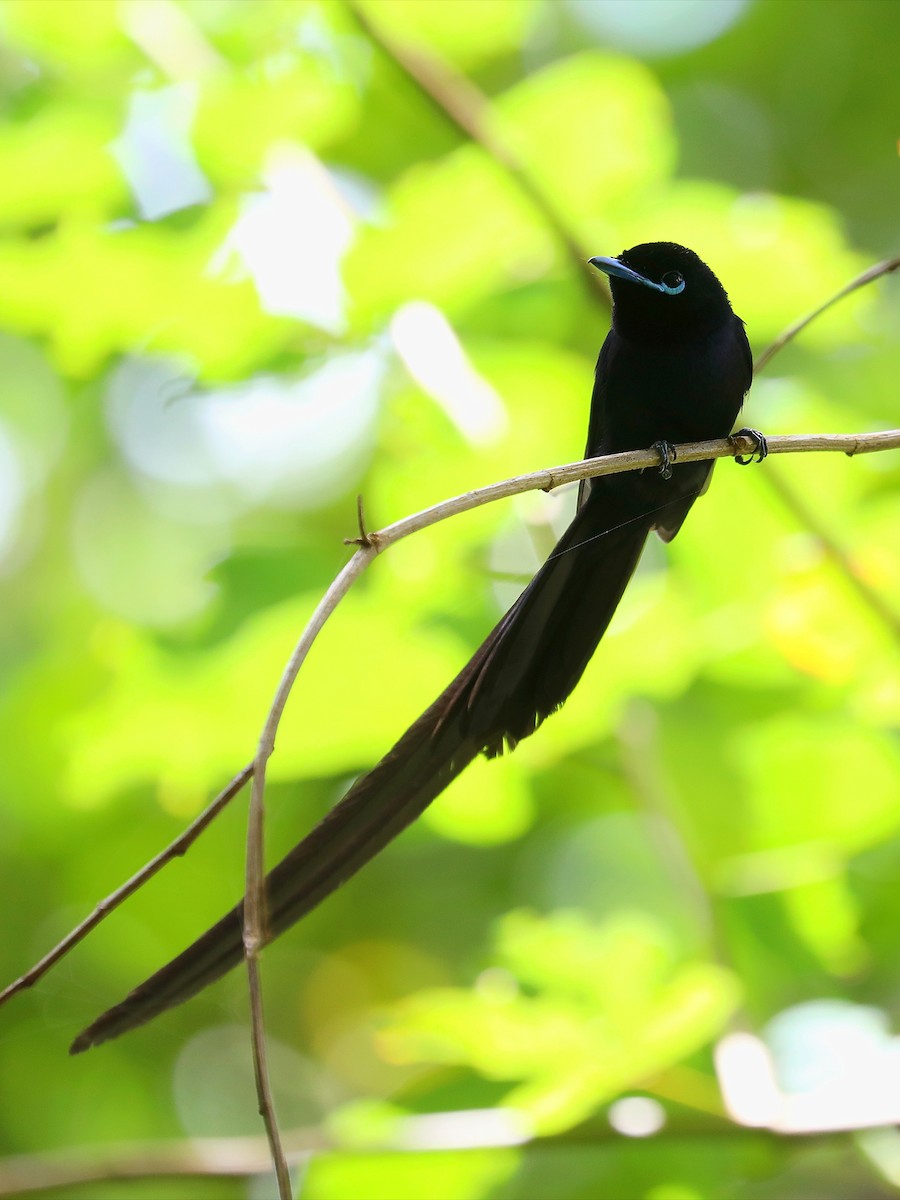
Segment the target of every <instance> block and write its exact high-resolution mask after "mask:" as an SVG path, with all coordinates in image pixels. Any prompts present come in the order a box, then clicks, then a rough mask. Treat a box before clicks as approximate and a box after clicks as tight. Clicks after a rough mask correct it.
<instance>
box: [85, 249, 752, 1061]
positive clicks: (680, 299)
mask: <svg viewBox="0 0 900 1200" xmlns="http://www.w3.org/2000/svg"><path fill="white" fill-rule="evenodd" d="M590 261H591V263H592V264H593V266H595V267H596V268H597V269H598V270H600V271H603V272H604V273H605V274H606V275H608V276H609V279H610V286H611V288H612V296H613V314H612V328H611V330H610V332H609V334H608V336H607V338H606V340H605V342H604V343H603V347H602V349H601V351H600V357H599V360H598V362H597V370H596V378H595V383H594V391H593V397H592V401H591V415H590V425H589V430H588V439H587V450H586V457H596V456H599V455H604V454H613V453H616V452H618V451H623V450H635V449H644V448H646V447H648V446H655V447H657V448H658V449H659V451H660V455H661V459H662V465H661V467H660V468H659V469H656V468H654V469H651V470H644V471H640V472H629V473H625V474H617V475H606V476H600V477H598V478H596V479H592V480H586V481H585V482H584V483H583V484H582V486H581V489H580V492H579V502H578V509H577V511H576V513H575V516H574V518H573V520H572V523H571V524H570V525H569V528H568V529H567V530H566V532H565V533H564V534H563V536H562V538H561V539H560V541H559V543H558V545H557V546H556V548H555V549H554V550H553V553H552V554H551V555H550V557H549V558H548V559H547V561H546V562H545V563H544V565H543V566H542V567H541V569H540V570H539V571H538V573H537V574H536V575H535V577H534V579H532V581H531V583H530V584H529V585H528V586H527V587H526V588H525V590H524V591H523V592H522V594H521V596H520V597H519V598H518V600H517V601H516V602H515V604H514V605H513V606H512V608H511V609H510V610H509V612H508V613H507V614H506V616H504V617H503V619H502V620H501V621H500V622H499V624H498V625H497V626H496V628H495V629H494V630H493V631H492V632H491V633H490V634H489V635H488V637H487V638H486V640H485V641H484V643H483V644H482V645H481V646H480V647H479V649H478V650H476V652H475V654H474V655H473V656H472V658H471V659H470V661H469V662H468V663H467V664H466V666H465V667H463V669H462V670H461V671H460V673H459V674H458V675H457V677H456V678H455V679H454V680H453V682H452V683H451V684H450V685H449V687H447V688H446V690H445V691H443V692H442V693H441V695H440V696H438V698H437V700H435V702H434V703H433V704H432V705H431V707H430V708H428V709H427V710H426V711H425V712H424V713H423V714H422V715H421V716H420V717H419V719H418V720H417V721H416V722H415V723H414V724H413V725H412V726H411V727H410V728H409V729H408V730H407V731H406V733H404V734H403V736H402V737H401V738H400V740H399V741H398V742H397V744H396V745H395V746H394V747H393V748H392V749H391V750H389V751H388V753H387V754H386V755H385V756H384V758H383V759H382V760H381V761H380V762H379V763H378V764H377V765H376V766H374V767H373V768H372V770H371V771H369V772H368V773H367V774H366V775H363V776H361V777H360V778H359V779H358V780H357V781H356V782H355V783H354V784H353V786H352V787H351V788H350V790H349V791H348V792H347V794H346V795H345V796H344V797H343V799H342V800H341V801H340V802H339V803H338V804H337V805H336V806H335V807H334V809H332V811H331V812H330V813H328V815H327V816H326V817H325V818H324V819H323V820H322V821H321V822H320V823H319V824H318V825H317V826H316V827H315V828H314V829H313V830H312V832H311V833H310V834H309V835H308V836H307V837H305V838H304V839H303V840H302V841H301V842H300V843H299V844H298V845H297V846H295V847H294V849H293V850H292V851H291V852H290V853H289V854H288V855H287V857H286V858H284V859H283V860H282V861H281V862H280V863H279V864H278V866H276V867H275V868H274V870H273V871H272V872H271V873H270V874H269V876H268V878H267V916H268V936H269V938H270V939H271V938H272V937H275V936H276V935H277V934H279V933H282V932H283V931H284V930H285V929H287V928H288V927H289V926H290V925H293V923H294V922H295V921H297V920H299V918H300V917H302V916H304V915H305V914H306V913H308V912H309V911H310V909H312V908H314V907H315V906H316V905H317V904H319V903H320V901H322V900H324V899H325V897H326V896H328V895H329V894H330V893H331V892H333V891H334V890H335V888H337V887H339V886H340V884H342V883H343V882H344V881H345V880H347V879H349V878H350V876H351V875H353V874H354V873H355V872H356V871H358V870H359V869H360V867H362V866H363V865H364V864H365V863H367V862H368V861H369V859H371V858H372V857H373V856H374V855H375V854H377V853H378V851H379V850H381V849H382V848H383V847H384V846H386V845H387V843H388V842H389V841H391V839H392V838H394V837H396V836H397V834H398V833H400V832H401V830H403V829H404V828H405V827H406V826H407V825H409V824H410V822H411V821H413V820H415V818H416V817H418V816H419V814H420V813H421V812H422V811H423V810H424V809H425V808H426V807H427V806H428V805H429V804H430V803H431V801H432V800H434V798H435V797H436V796H438V795H439V794H440V793H441V792H442V791H443V790H444V788H445V787H446V786H447V785H448V784H449V783H450V781H451V780H452V779H454V778H455V777H456V776H457V775H459V773H460V772H461V771H463V770H464V769H465V767H466V766H467V765H468V764H469V763H470V762H471V761H472V759H473V758H475V756H476V755H477V754H479V753H484V754H486V755H488V757H493V756H494V755H497V754H500V753H502V751H503V749H504V748H505V747H506V748H508V749H510V750H511V749H513V747H515V745H516V743H517V742H519V741H521V740H522V738H525V737H528V736H529V734H531V733H533V732H534V731H535V729H536V728H537V726H538V725H539V724H540V723H541V721H543V720H544V718H545V717H547V716H548V715H549V714H550V713H552V712H553V711H554V710H555V709H557V708H559V706H560V705H561V704H562V703H563V701H564V700H565V699H566V698H567V696H568V695H569V694H570V693H571V691H572V689H573V688H574V687H575V685H576V683H577V682H578V680H579V678H580V677H581V674H582V672H583V671H584V669H585V667H586V666H587V663H588V661H589V659H590V658H591V656H592V654H593V653H594V650H595V649H596V647H597V643H598V642H599V641H600V638H601V637H602V636H603V633H604V632H605V630H606V627H607V626H608V624H609V622H610V619H611V618H612V615H613V613H614V612H615V610H616V607H617V605H618V603H619V601H620V599H621V597H622V593H623V592H624V590H625V587H626V585H627V583H628V580H629V579H630V578H631V575H632V573H633V572H634V569H635V567H636V566H637V562H638V559H639V557H640V554H641V550H642V548H643V545H644V542H645V541H646V539H647V535H648V534H649V533H650V532H651V530H654V529H655V530H656V531H657V533H658V534H659V536H660V537H661V538H662V539H663V540H664V541H667V542H668V541H671V539H672V538H673V537H674V536H675V534H676V533H677V532H678V530H679V529H680V528H681V524H682V522H683V521H684V519H685V517H686V516H687V513H688V510H689V509H690V507H691V505H692V504H693V503H694V501H695V500H696V499H697V497H698V496H699V495H700V494H701V493H702V492H703V491H705V489H706V487H707V485H708V483H709V477H710V473H711V471H712V463H711V462H696V463H677V462H675V461H674V454H673V450H672V443H675V442H691V441H700V440H704V439H707V438H720V437H726V436H727V435H728V434H729V432H730V431H731V428H732V426H733V424H734V421H735V418H736V417H737V414H738V412H739V411H740V408H741V404H742V402H743V398H744V395H745V394H746V392H747V390H748V388H749V387H750V381H751V376H752V359H751V355H750V346H749V344H748V342H747V337H746V334H745V333H744V325H743V322H742V321H741V320H740V318H739V317H737V316H735V314H734V313H733V312H732V309H731V305H730V303H729V301H728V296H727V295H726V293H725V289H724V288H723V287H722V285H721V283H720V282H719V280H718V279H717V278H716V276H715V275H714V274H713V272H712V271H711V270H710V269H709V267H708V266H707V265H706V264H705V263H704V262H703V261H702V260H701V259H700V258H698V257H697V255H696V254H694V252H693V251H692V250H688V249H686V248H685V247H684V246H678V245H675V244H674V243H672V242H649V243H646V244H644V245H640V246H634V247H633V248H632V249H631V250H626V251H625V252H624V253H622V254H620V255H619V257H618V258H592V259H591V260H590ZM742 432H753V431H742ZM756 437H757V439H758V440H757V447H758V450H759V457H760V458H762V457H763V455H764V454H765V440H764V439H763V438H762V436H761V435H756ZM242 914H243V906H242V904H239V905H238V906H237V907H236V908H234V909H233V910H232V911H231V912H230V913H228V914H227V915H226V916H225V917H223V918H222V920H221V921H219V922H218V923H217V924H216V925H214V926H213V927H212V928H211V929H209V930H208V931H207V932H206V933H205V934H203V936H202V937H200V938H199V939H198V940H197V941H195V942H194V943H193V945H191V946H189V947H188V949H187V950H185V951H184V952H183V953H182V954H180V955H179V956H178V957H177V958H175V959H173V960H172V962H170V963H169V964H168V965H167V966H165V967H163V968H162V969H161V970H159V971H157V972H156V974H155V975H152V976H151V977H150V978H149V979H148V980H146V982H144V983H142V984H140V986H139V987H137V988H135V989H134V991H132V992H131V993H130V994H129V995H128V996H127V997H126V998H125V999H124V1000H123V1001H122V1002H121V1003H120V1004H117V1005H116V1006H115V1007H114V1008H111V1009H109V1011H108V1012H106V1013H104V1014H103V1015H102V1016H101V1017H99V1018H98V1020H96V1021H95V1022H94V1023H93V1025H91V1026H90V1027H89V1028H88V1029H86V1030H85V1031H84V1032H83V1033H82V1034H80V1035H79V1037H78V1038H76V1040H75V1042H74V1043H73V1045H72V1053H78V1052H80V1051H82V1050H86V1049H87V1048H88V1047H90V1046H95V1045H97V1044H99V1043H100V1042H105V1041H107V1040H108V1039H109V1038H113V1037H117V1036H118V1035H119V1034H121V1033H124V1032H125V1031H126V1030H128V1029H133V1028H134V1027H135V1026H137V1025H141V1024H143V1023H144V1022H145V1021H149V1020H150V1019H151V1018H152V1017H154V1016H156V1015H157V1013H160V1012H163V1011H164V1010H165V1009H167V1008H170V1007H171V1006H173V1005H175V1004H180V1003H181V1002H182V1001H183V1000H186V999H188V997H190V996H193V995H194V994H195V993H197V992H199V991H200V990H201V989H202V988H205V987H206V986H207V985H208V984H210V983H212V982H213V981H214V980H216V979H218V978H219V977H220V976H221V975H224V974H225V972H226V971H229V970H231V968H232V967H234V966H236V965H237V964H238V963H239V962H240V961H241V958H242V956H243V944H242Z"/></svg>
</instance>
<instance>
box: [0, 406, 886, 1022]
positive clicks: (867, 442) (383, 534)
mask: <svg viewBox="0 0 900 1200" xmlns="http://www.w3.org/2000/svg"><path fill="white" fill-rule="evenodd" d="M768 445H769V454H770V455H771V454H809V453H821V452H838V453H843V454H847V455H850V456H852V455H856V454H872V453H876V452H878V451H882V450H897V449H900V429H888V430H883V431H880V432H877V433H859V434H853V433H845V434H842V433H825V434H808V435H801V434H796V435H790V436H787V437H772V438H769V440H768ZM752 449H753V441H752V439H751V438H746V437H743V436H738V437H733V438H722V439H720V440H718V441H712V442H692V443H689V444H685V445H681V446H678V447H676V450H677V454H678V458H679V460H680V461H681V462H695V461H698V460H700V459H704V458H726V457H730V456H732V455H734V454H736V453H739V454H741V453H742V454H749V453H750V452H751V450H752ZM658 465H659V454H658V452H657V451H655V450H634V451H630V452H629V453H627V454H611V455H608V456H606V457H605V458H591V459H584V460H582V461H579V462H574V463H566V464H565V465H563V466H559V467H550V468H549V469H545V470H542V471H531V472H529V473H528V474H525V475H516V476H513V478H511V479H504V480H501V481H500V482H499V483H492V484H488V486H487V487H483V488H477V489H475V490H474V491H471V492H464V493H463V494H462V495H459V496H453V497H451V498H450V499H449V500H444V501H442V502H441V503H440V504H435V505H432V507H430V508H426V509H423V510H422V511H421V512H418V513H413V514H412V516H409V517H403V518H402V519H401V520H399V521H395V522H393V524H391V525H386V526H385V527H384V529H381V530H379V531H378V532H377V533H363V535H362V536H361V537H357V538H348V539H347V544H348V545H356V546H357V547H358V549H357V550H356V552H355V554H354V555H353V557H352V558H351V559H350V560H349V562H347V564H346V565H345V566H344V568H343V569H342V570H341V572H340V573H339V574H338V576H337V577H336V578H335V580H334V581H333V583H332V584H331V586H330V587H329V588H328V591H327V592H326V593H325V595H324V596H323V597H322V599H321V601H320V602H319V604H318V606H317V607H316V610H315V612H314V613H313V615H312V617H311V618H310V620H309V623H308V624H307V626H306V629H305V630H304V631H303V634H302V635H301V637H300V639H299V641H298V642H297V645H296V646H295V648H294V651H293V653H292V654H291V657H290V659H289V661H288V664H287V666H286V667H285V669H284V672H283V674H282V677H281V680H280V682H279V684H278V689H277V691H276V693H275V699H274V700H273V702H272V705H271V708H270V710H269V713H268V715H267V717H266V723H265V727H264V729H263V734H262V736H261V737H260V749H259V750H258V751H257V757H256V759H254V761H253V762H251V763H248V764H247V765H246V766H244V767H242V768H241V770H240V771H239V772H238V773H237V774H236V775H235V777H234V779H232V781H231V783H229V784H228V786H227V787H226V788H225V789H224V790H223V791H222V792H220V794H219V795H218V796H217V797H216V799H215V800H214V801H213V802H212V803H211V804H210V805H209V806H208V807H207V808H205V809H204V810H203V812H202V813H201V814H200V816H199V817H197V819H196V820H195V821H194V822H193V823H192V824H191V825H190V826H189V827H188V828H187V829H186V830H185V832H184V833H183V834H181V835H180V836H179V837H178V838H176V839H175V841H173V842H172V843H171V844H170V845H169V846H167V847H166V849H165V850H162V851H160V853H159V854H157V855H156V857H155V858H153V859H152V860H151V861H150V862H149V863H147V865H146V866H144V867H142V868H141V870H140V871H138V872H137V873H136V874H135V875H133V876H132V878H131V879H129V880H128V882H127V883H125V884H123V885H122V887H120V888H118V889H117V890H116V891H114V892H112V893H111V894H110V895H109V896H107V897H106V899H104V900H101V901H100V903H99V904H98V905H97V906H96V908H95V909H94V912H93V913H92V914H91V915H90V916H89V917H88V918H87V919H86V920H84V921H83V922H82V923H81V924H80V925H78V926H77V928H75V929H74V930H72V932H71V933H69V934H67V935H66V937H65V938H63V939H62V941H60V942H59V944H58V945H57V946H55V947H54V948H53V949H52V950H51V951H50V952H49V953H48V954H46V955H45V956H44V958H42V959H41V960H40V962H38V963H36V964H35V965H34V966H33V967H32V968H31V969H30V970H28V971H27V972H26V973H25V974H24V975H22V976H21V977H20V978H19V979H17V980H15V982H14V983H11V984H10V985H9V986H8V987H7V988H6V989H5V990H4V991H3V992H0V1005H2V1004H3V1003H4V1002H5V1001H7V1000H9V999H11V998H12V997H13V996H14V995H16V994H17V993H18V992H21V991H24V990H25V989H26V988H29V987H31V986H32V985H33V984H35V983H37V981H38V980H39V979H41V978H42V977H43V976H44V975H45V974H46V973H47V972H48V971H49V970H50V968H51V967H53V966H55V965H56V963H57V962H59V960H60V959H61V958H63V957H64V956H65V955H66V954H67V953H68V952H69V951H70V950H72V949H74V947H75V946H77V945H78V943H79V942H80V941H81V940H82V939H83V938H85V937H86V936H87V934H88V933H90V932H91V930H93V929H95V928H96V926H97V925H99V924H100V922H101V921H102V920H103V919H104V918H105V917H107V916H109V914H110V913H111V912H114V911H115V909H116V908H118V907H119V905H120V904H121V903H122V902H123V901H124V900H127V899H128V897H129V896H131V895H133V893H134V892H136V891H137V890H138V889H139V888H140V887H141V886H142V885H143V884H144V883H146V882H147V880H149V879H150V878H152V876H153V875H155V874H156V872H157V871H159V870H160V869H161V868H162V867H163V866H165V864H166V863H167V862H171V860H172V859H173V858H177V857H179V856H180V855H182V854H184V853H185V851H186V850H187V849H188V847H189V846H190V844H191V843H192V842H193V841H194V840H195V839H196V837H197V836H198V835H199V834H200V833H201V832H202V830H203V829H205V828H206V826H207V825H208V824H209V823H210V821H212V819H213V818H214V817H216V816H217V815H218V814H219V813H220V812H221V811H222V809H223V808H224V807H225V806H226V804H228V802H229V801H230V800H232V799H233V798H234V797H235V796H236V795H237V794H238V792H239V791H240V790H241V788H242V787H243V786H244V784H245V783H246V782H247V780H248V779H249V778H250V777H251V775H253V773H254V770H255V769H256V765H257V763H262V762H265V761H267V760H268V758H269V757H270V756H271V754H272V752H273V750H274V747H275V737H276V734H277V731H278V725H279V723H280V720H281V715H282V713H283V712H284V707H285V704H286V703H287V699H288V696H289V695H290V692H291V688H292V687H293V685H294V682H295V680H296V678H297V674H298V672H299V670H300V668H301V666H302V665H303V662H304V661H305V659H306V656H307V654H308V653H309V650H310V648H311V646H312V644H313V642H314V641H315V640H316V638H317V637H318V635H319V633H320V632H321V630H322V628H323V626H324V625H325V622H326V621H327V620H328V618H329V617H330V616H331V614H332V613H333V612H334V610H335V608H336V607H337V605H338V604H339V602H340V601H341V600H342V599H343V597H344V596H345V595H346V594H347V592H348V591H349V590H350V587H351V586H352V585H353V584H354V583H355V582H356V580H357V579H358V578H359V576H360V575H361V574H362V573H363V571H364V570H365V569H366V567H367V566H368V565H369V563H370V562H371V561H372V559H373V558H374V557H375V556H376V555H377V554H378V553H379V552H380V551H381V550H384V549H386V548H387V547H388V546H392V545H393V544H394V543H395V542H399V541H400V540H401V539H402V538H405V537H408V536H409V535H410V534H413V533H417V532H418V531H419V530H420V529H427V528H428V527H429V526H431V525H436V524H438V523H439V522H440V521H445V520H447V519H448V518H449V517H453V516H456V515H457V514H458V513H463V512H469V511H470V510H471V509H474V508H480V507H481V506H482V505H485V504H491V503H493V502H494V501H495V500H502V499H505V498H506V497H508V496H516V495H519V494H520V493H522V492H528V491H539V490H540V491H551V490H552V489H553V488H556V487H560V486H562V485H563V484H566V483H574V482H575V481H577V480H579V479H587V478H590V477H593V476H597V475H611V474H615V473H617V472H621V471H635V470H641V469H643V468H645V467H654V466H658ZM254 878H255V877H254ZM254 890H255V885H254ZM257 902H258V892H257ZM248 907H249V905H248Z"/></svg>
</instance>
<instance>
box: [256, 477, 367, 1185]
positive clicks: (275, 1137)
mask: <svg viewBox="0 0 900 1200" xmlns="http://www.w3.org/2000/svg"><path fill="white" fill-rule="evenodd" d="M358 515H359V527H360V539H359V540H360V541H362V540H363V539H365V542H366V544H365V545H363V546H361V547H360V549H359V550H358V551H357V552H356V554H355V555H354V556H353V558H352V559H351V560H350V562H349V563H347V565H346V566H345V567H344V569H343V570H342V571H341V572H340V574H339V575H338V577H337V578H336V579H335V581H334V583H333V584H332V585H331V587H330V588H329V589H328V591H327V592H326V594H325V596H324V597H323V598H322V600H321V602H320V603H319V605H318V607H317V608H316V610H315V612H314V613H313V615H312V618H311V620H310V622H309V624H308V625H307V627H306V629H305V630H304V633H303V636H302V637H301V638H300V641H299V642H298V643H297V645H296V647H295V649H294V652H293V654H292V655H291V658H290V660H289V662H288V665H287V667H286V668H285V670H284V674H283V675H282V678H281V681H280V683H279V685H278V690H277V691H276V693H275V699H274V700H273V701H272V705H271V707H270V709H269V712H268V715H267V716H266V721H265V725H264V726H263V731H262V733H261V735H260V739H259V746H258V748H257V752H256V758H255V760H254V763H253V789H252V793H251V798H250V812H249V817H248V823H247V867H246V889H245V896H246V900H245V904H244V930H243V936H244V959H245V961H246V964H247V980H248V987H249V993H250V1042H251V1049H252V1054H253V1073H254V1078H255V1080H256V1095H257V1100H258V1102H259V1114H260V1116H261V1117H262V1119H263V1124H264V1125H265V1129H266V1136H267V1138H268V1141H269V1148H270V1151H271V1154H272V1162H273V1164H274V1167H275V1175H276V1178H277V1180H278V1194H279V1196H280V1197H281V1200H291V1179H290V1171H289V1170H288V1164H287V1160H286V1158H285V1154H284V1148H283V1145H282V1139H281V1134H280V1131H279V1128H278V1118H277V1115H276V1112H275V1100H274V1097H273V1095H272V1088H271V1083H270V1079H269V1065H268V1057H267V1053H266V1031H265V1019H264V1014H263V997H262V987H261V983H260V966H259V956H260V951H261V949H262V947H263V946H264V945H265V944H266V941H267V940H268V938H267V918H266V891H265V876H266V872H265V850H264V847H265V837H264V834H265V792H266V765H267V763H268V761H269V758H270V757H271V755H272V752H273V751H274V749H275V736H276V734H277V731H278V725H279V722H280V720H281V715H282V713H283V712H284V706H285V704H286V703H287V698H288V696H289V695H290V692H291V688H292V687H293V685H294V680H295V679H296V678H297V672H298V671H299V670H300V667H301V666H302V665H303V662H304V660H305V658H306V655H307V654H308V653H309V648H310V646H311V645H312V643H313V641H314V640H315V638H316V636H317V635H318V633H319V631H320V629H321V628H322V626H323V625H324V623H325V621H326V620H327V618H328V616H329V614H330V613H331V612H333V611H334V609H335V608H336V607H337V604H338V603H339V601H340V600H341V599H342V597H343V596H344V595H346V593H347V591H348V589H349V588H350V586H351V585H352V583H353V582H354V580H355V579H356V578H357V577H358V576H359V575H360V574H361V573H362V571H363V570H364V568H365V567H366V566H367V565H368V562H369V561H370V560H371V559H372V558H374V557H375V554H376V553H377V551H376V548H375V545H374V544H373V543H372V542H371V540H370V538H369V536H368V535H367V534H366V533H365V528H364V517H363V507H362V497H360V498H359V501H358Z"/></svg>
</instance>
